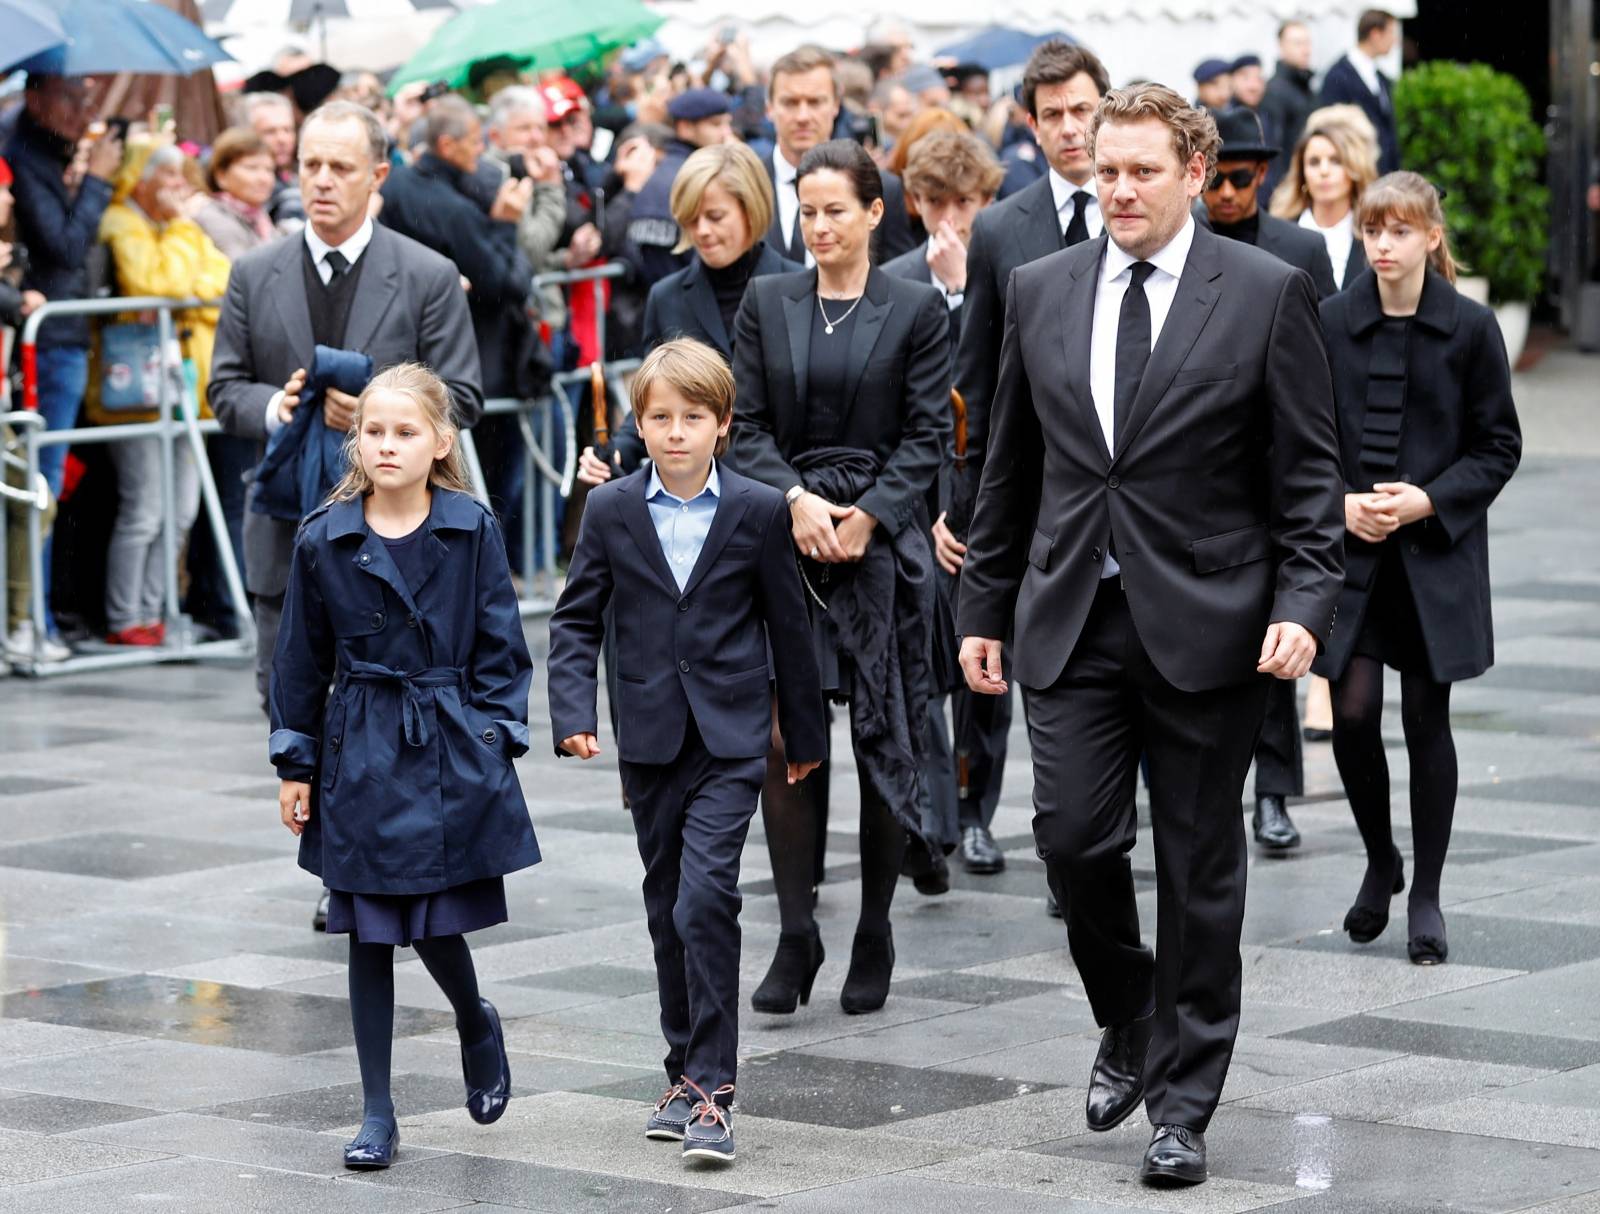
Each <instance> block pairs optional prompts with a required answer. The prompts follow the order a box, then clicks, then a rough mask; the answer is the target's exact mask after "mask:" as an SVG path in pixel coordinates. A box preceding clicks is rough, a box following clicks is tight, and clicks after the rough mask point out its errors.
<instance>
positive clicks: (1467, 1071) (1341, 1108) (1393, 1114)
mask: <svg viewBox="0 0 1600 1214" xmlns="http://www.w3.org/2000/svg"><path fill="white" fill-rule="evenodd" d="M1542 1074H1544V1072H1540V1071H1536V1070H1533V1069H1531V1068H1529V1067H1519V1066H1500V1065H1498V1064H1496V1063H1492V1062H1460V1061H1457V1060H1455V1059H1452V1058H1427V1057H1418V1056H1415V1055H1413V1056H1408V1057H1405V1058H1391V1059H1387V1060H1385V1061H1381V1062H1374V1063H1372V1064H1371V1065H1368V1066H1362V1067H1356V1068H1352V1069H1350V1070H1345V1071H1341V1072H1339V1073H1337V1074H1334V1075H1329V1076H1326V1077H1323V1078H1320V1079H1312V1080H1309V1081H1307V1082H1305V1083H1296V1084H1290V1085H1287V1086H1283V1087H1277V1088H1274V1089H1272V1090H1271V1091H1268V1092H1263V1093H1259V1094H1257V1095H1254V1096H1250V1097H1247V1098H1245V1099H1244V1100H1241V1101H1240V1102H1239V1103H1240V1104H1241V1105H1242V1106H1243V1107H1245V1108H1252V1109H1276V1110H1277V1111H1278V1112H1280V1113H1316V1114H1323V1115H1326V1116H1329V1117H1338V1118H1342V1119H1345V1120H1350V1121H1389V1120H1405V1119H1406V1118H1407V1115H1408V1114H1413V1113H1415V1112H1416V1110H1418V1109H1425V1108H1427V1107H1428V1106H1430V1105H1435V1104H1444V1103H1446V1102H1450V1101H1457V1100H1464V1099H1469V1098H1472V1097H1476V1096H1481V1095H1485V1094H1489V1093H1494V1092H1498V1091H1500V1090H1501V1089H1504V1088H1508V1087H1510V1086H1511V1085H1513V1084H1517V1083H1524V1082H1526V1081H1528V1080H1530V1079H1536V1078H1539V1077H1540V1076H1541V1075H1542Z"/></svg>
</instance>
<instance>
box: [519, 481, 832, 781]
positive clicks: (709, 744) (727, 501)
mask: <svg viewBox="0 0 1600 1214" xmlns="http://www.w3.org/2000/svg"><path fill="white" fill-rule="evenodd" d="M718 471H719V475H720V477H721V483H722V496H721V497H720V498H719V499H718V501H717V511H716V514H715V515H714V516H713V518H712V521H711V530H710V532H709V533H708V534H707V536H706V542H705V546H704V547H703V548H702V549H701V551H700V559H699V560H698V561H697V562H696V563H695V567H694V570H693V572H692V573H691V574H690V575H689V580H688V582H687V583H686V584H685V586H684V589H683V590H682V592H680V591H679V590H678V583H677V582H676V581H675V580H674V579H673V576H672V570H671V568H670V567H669V566H668V564H667V559H666V557H665V555H663V553H662V551H661V541H660V539H659V538H658V537H657V535H656V529H655V525H654V523H652V521H651V519H650V509H649V507H648V506H647V505H646V504H645V490H646V488H647V486H648V485H649V483H650V482H649V473H648V472H635V473H633V474H632V475H630V476H625V477H622V478H621V479H620V480H615V481H610V482H608V483H607V484H604V485H601V486H600V487H599V488H598V489H596V490H594V491H593V492H592V493H590V494H589V498H588V500H587V502H586V503H585V505H584V512H583V525H582V527H581V528H580V530H579V532H578V545H577V549H576V551H574V553H573V555H572V565H571V568H570V569H569V570H568V572H567V585H566V589H565V590H563V591H562V593H561V600H560V602H559V603H558V604H557V605H556V610H555V614H553V615H552V616H551V617H550V717H551V723H552V725H553V727H554V735H555V746H556V753H557V754H561V753H563V752H562V751H561V742H562V740H563V739H564V738H569V737H572V736H573V735H574V734H581V733H594V732H595V731H596V728H597V725H596V715H595V691H596V689H595V669H596V664H597V660H598V657H599V654H600V642H601V638H602V634H603V632H604V624H603V622H602V616H603V613H604V611H605V607H606V604H607V603H608V602H609V603H610V604H611V605H612V627H613V628H614V629H615V632H616V652H617V696H618V701H619V702H618V705H617V707H618V720H619V726H618V728H619V731H620V733H621V735H622V736H621V738H620V739H619V743H618V748H617V753H618V757H619V758H621V759H622V760H623V761H624V762H627V763H650V764H662V763H670V762H672V761H673V760H674V759H675V758H677V756H678V752H679V750H680V749H681V748H682V745H683V739H684V735H685V732H686V730H687V728H688V725H689V721H690V717H691V714H693V720H694V723H695V725H696V726H697V727H698V728H699V731H700V736H701V738H702V739H703V741H704V743H705V747H706V749H707V750H708V751H709V752H710V753H711V754H713V755H715V756H716V757H717V758H719V759H752V758H757V757H759V756H762V755H765V754H766V753H767V750H768V748H769V746H770V740H771V735H772V691H771V686H770V679H771V678H772V677H773V675H776V678H777V682H778V689H777V690H778V723H779V727H780V729H781V730H782V733H783V742H784V750H785V752H786V755H787V758H788V760H789V761H790V762H791V763H808V762H814V761H817V760H821V759H825V758H826V757H827V751H828V730H827V721H826V717H825V714H824V711H823V704H822V688H821V678H820V676H819V675H818V674H817V664H816V658H815V656H814V655H813V652H812V648H811V626H810V621H809V617H808V615H807V611H806V604H805V599H804V597H803V594H802V591H801V587H800V574H799V571H798V569H797V568H796V566H795V560H794V549H793V546H792V544H791V542H790V539H789V509H788V507H787V506H786V505H785V503H784V500H783V495H782V494H781V493H779V492H778V491H777V490H776V489H774V488H772V487H771V486H769V485H763V484H761V483H760V482H758V481H753V480H751V479H749V478H748V477H744V476H740V475H739V474H738V473H736V472H734V471H732V470H731V469H730V468H728V466H727V465H726V464H719V465H718ZM769 638H770V642H771V643H770V646H769V644H768V641H769ZM769 649H770V655H771V663H772V665H771V670H770V672H769V667H768V654H769Z"/></svg>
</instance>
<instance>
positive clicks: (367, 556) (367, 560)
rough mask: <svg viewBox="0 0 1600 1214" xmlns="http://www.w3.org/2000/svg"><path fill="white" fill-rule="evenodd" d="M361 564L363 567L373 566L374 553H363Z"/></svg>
mask: <svg viewBox="0 0 1600 1214" xmlns="http://www.w3.org/2000/svg"><path fill="white" fill-rule="evenodd" d="M361 563H362V564H363V565H370V564H372V553H370V552H363V553H362V554H361Z"/></svg>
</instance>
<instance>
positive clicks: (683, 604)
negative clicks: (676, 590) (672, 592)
mask: <svg viewBox="0 0 1600 1214" xmlns="http://www.w3.org/2000/svg"><path fill="white" fill-rule="evenodd" d="M678 610H679V611H688V610H689V600H688V599H681V600H679V602H678Z"/></svg>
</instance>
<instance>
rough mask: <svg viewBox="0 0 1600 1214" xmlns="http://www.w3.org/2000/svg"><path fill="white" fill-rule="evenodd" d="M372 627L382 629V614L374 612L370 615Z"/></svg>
mask: <svg viewBox="0 0 1600 1214" xmlns="http://www.w3.org/2000/svg"><path fill="white" fill-rule="evenodd" d="M372 626H373V627H374V628H382V627H383V612H381V611H374V612H373V613H372Z"/></svg>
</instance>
